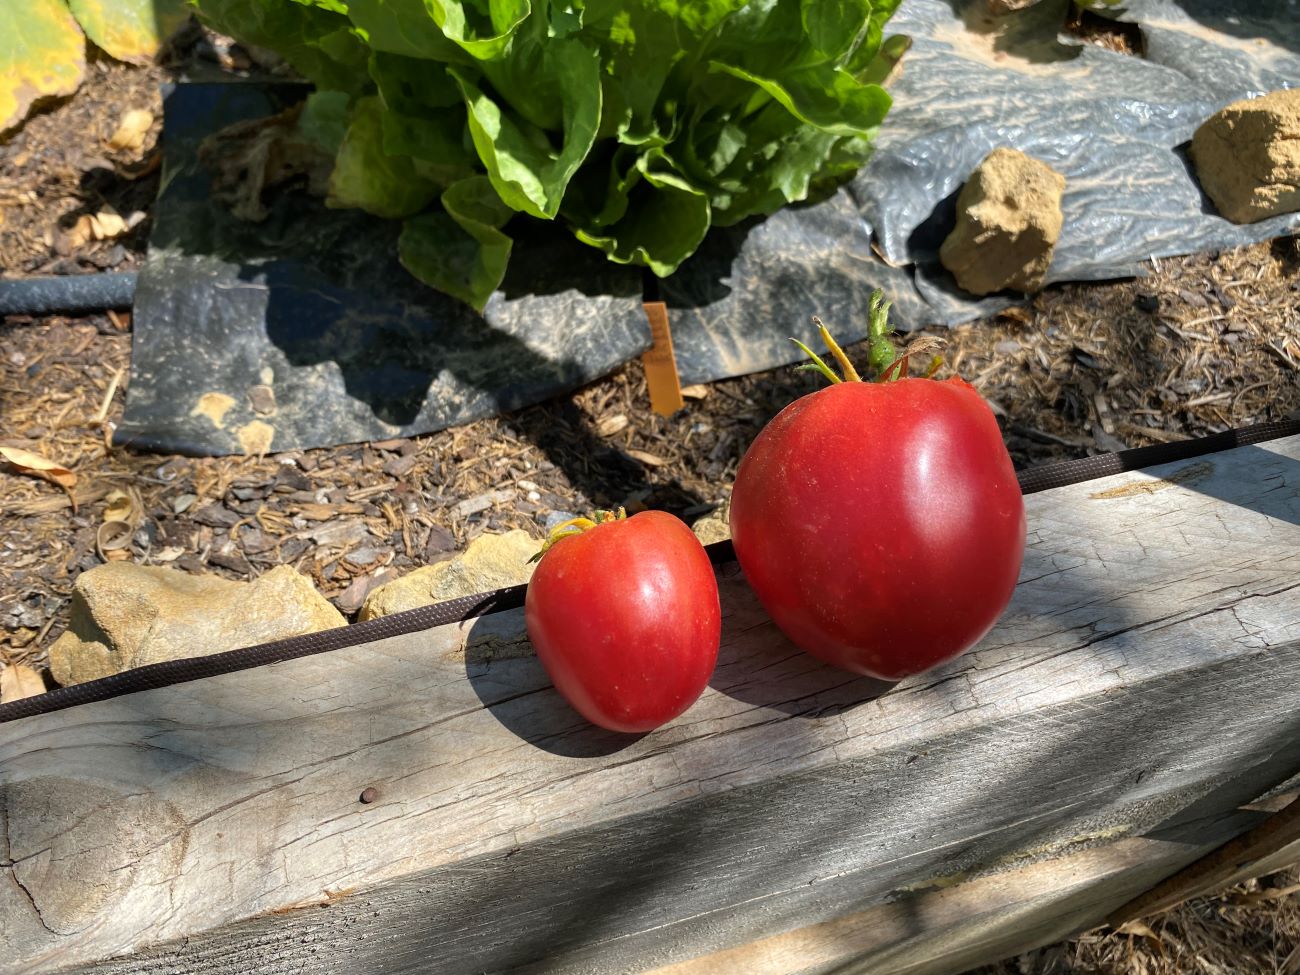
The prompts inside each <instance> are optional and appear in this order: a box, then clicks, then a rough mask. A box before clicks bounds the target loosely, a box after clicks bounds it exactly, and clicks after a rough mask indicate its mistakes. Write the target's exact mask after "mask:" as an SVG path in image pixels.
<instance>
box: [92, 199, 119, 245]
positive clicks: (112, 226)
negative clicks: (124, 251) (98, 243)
mask: <svg viewBox="0 0 1300 975" xmlns="http://www.w3.org/2000/svg"><path fill="white" fill-rule="evenodd" d="M90 228H91V233H92V234H94V237H95V239H96V240H111V239H112V238H114V237H121V236H122V235H123V234H124V233H126V231H127V229H128V228H127V226H126V221H125V220H123V219H122V217H121V215H120V214H119V213H118V212H117V211H116V210H114V209H113V208H112V207H105V208H104V209H103V210H100V211H99V213H97V214H95V215H94V216H93V217H91V218H90Z"/></svg>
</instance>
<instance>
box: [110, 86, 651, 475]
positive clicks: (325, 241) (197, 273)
mask: <svg viewBox="0 0 1300 975" xmlns="http://www.w3.org/2000/svg"><path fill="white" fill-rule="evenodd" d="M307 90H308V89H307V88H305V87H304V86H302V85H281V86H266V85H260V84H251V83H250V84H193V85H187V84H183V85H179V86H177V87H176V88H175V89H173V90H172V91H171V92H170V93H169V94H168V95H167V97H166V99H165V126H166V128H165V131H166V142H165V147H164V160H163V178H162V187H163V188H162V190H161V192H160V194H159V197H158V201H157V205H156V207H155V210H154V212H155V226H154V230H153V235H152V237H151V238H150V254H149V259H148V262H147V263H146V265H145V267H144V269H143V270H141V272H140V275H139V281H138V284H137V286H136V295H135V306H134V318H133V333H134V334H133V338H132V353H131V355H132V359H131V383H130V387H129V391H128V396H127V405H126V415H125V417H124V418H123V421H122V424H121V426H120V427H119V428H118V430H117V431H116V434H115V440H116V442H117V443H119V444H128V445H131V446H134V447H139V448H146V449H157V450H165V451H173V452H177V453H183V454H201V455H202V454H231V453H235V454H237V453H265V452H268V451H279V450H290V449H294V448H303V447H317V446H326V445H334V444H341V443H355V442H360V441H369V440H383V439H387V438H390V437H401V436H411V435H414V434H417V433H427V432H430V431H433V430H440V429H444V428H446V427H449V426H453V425H455V424H459V423H465V422H468V421H470V420H474V419H478V418H480V417H484V416H490V415H493V414H496V413H501V412H506V411H509V410H513V409H518V408H520V407H522V406H526V405H529V404H531V403H536V402H539V401H541V400H543V399H546V398H547V397H550V396H554V395H557V394H559V393H561V392H564V391H565V390H569V389H573V388H575V387H577V386H579V385H581V384H582V383H584V382H588V381H590V380H592V379H596V378H598V377H600V376H602V375H605V374H606V373H608V372H610V371H611V370H613V369H615V368H616V367H618V366H619V365H620V364H621V363H624V362H626V361H627V360H628V359H631V358H633V357H635V356H636V355H638V354H640V353H641V352H642V351H644V350H645V349H646V348H648V347H649V345H650V331H649V326H648V324H647V322H646V318H645V314H644V312H643V311H642V308H641V302H642V279H641V274H640V273H639V271H638V270H635V269H632V268H628V267H624V266H621V265H617V264H612V263H610V262H609V261H607V260H606V259H605V257H604V255H603V254H601V253H599V252H598V251H596V250H594V249H592V248H590V247H586V246H584V245H582V244H580V243H578V242H577V241H576V240H574V239H573V237H572V236H571V235H568V234H565V233H563V232H562V231H560V229H559V228H558V227H557V228H552V227H542V228H540V231H539V235H538V236H537V237H536V238H530V239H519V238H518V237H517V238H516V243H515V249H514V254H513V257H512V260H511V264H510V272H509V275H508V276H507V279H506V281H505V282H504V284H503V286H502V288H501V290H500V291H498V293H496V294H495V295H493V296H492V299H491V301H490V302H489V303H488V306H487V309H486V312H485V314H484V316H483V317H480V316H479V315H477V314H475V313H474V312H473V311H472V310H471V309H470V308H468V307H467V306H465V305H463V304H461V303H460V302H457V301H455V300H453V299H451V298H449V297H447V296H445V295H442V294H440V293H438V292H436V291H433V290H432V289H430V288H427V287H425V286H424V285H422V284H421V283H420V282H419V281H417V280H416V279H415V278H413V277H412V276H411V275H410V274H409V273H407V271H406V270H404V269H403V268H402V267H401V265H400V264H398V262H397V233H398V230H399V229H400V224H399V223H398V222H396V221H385V220H377V219H374V218H372V217H370V216H367V215H366V214H364V213H361V212H360V211H346V210H330V209H327V208H326V207H325V206H324V204H323V203H321V202H320V201H318V200H315V199H313V198H311V197H309V196H308V195H307V194H306V193H305V192H289V193H281V194H277V195H276V198H275V200H274V203H273V205H272V206H271V214H270V216H269V217H268V218H267V220H266V221H264V222H260V223H250V222H243V221H240V220H237V219H235V218H234V217H233V216H232V215H231V214H230V213H229V212H227V210H226V209H225V208H224V207H223V206H222V205H221V204H218V203H216V202H214V201H212V200H211V199H210V187H211V182H212V177H211V174H210V173H208V172H207V171H205V170H204V169H203V168H202V167H201V166H200V164H199V163H198V162H197V149H198V145H199V143H200V142H201V141H202V140H203V139H204V138H205V137H206V136H208V135H210V134H211V133H213V132H215V131H217V130H219V129H221V128H224V127H225V126H227V125H229V124H231V123H233V122H236V121H240V120H242V119H252V118H261V117H264V116H267V115H271V114H274V113H276V112H278V111H280V110H282V109H283V108H285V107H286V106H288V105H290V104H292V103H293V102H295V101H298V100H300V99H301V98H302V97H303V96H304V95H305V94H306V92H307ZM269 197H270V194H268V202H270V199H269ZM512 231H513V228H512Z"/></svg>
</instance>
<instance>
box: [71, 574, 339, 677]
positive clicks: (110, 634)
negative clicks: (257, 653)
mask: <svg viewBox="0 0 1300 975" xmlns="http://www.w3.org/2000/svg"><path fill="white" fill-rule="evenodd" d="M345 623H346V621H345V620H344V619H343V615H342V614H341V613H340V612H339V611H338V610H337V609H335V608H334V607H333V606H331V605H330V604H329V602H328V601H327V600H326V599H325V597H324V596H322V595H321V594H320V593H319V592H317V591H316V587H315V586H313V585H312V583H311V580H310V579H308V578H307V577H306V576H304V575H302V574H301V573H299V572H298V571H297V570H295V569H294V568H293V567H291V566H287V565H282V566H277V567H276V568H274V569H272V570H271V571H270V572H268V573H266V574H265V575H263V576H260V577H259V578H257V579H254V580H253V581H252V582H231V581H230V580H228V579H222V578H219V577H217V576H196V575H189V574H188V573H185V572H180V571H178V570H176V569H166V568H162V567H160V566H148V565H135V564H133V563H131V562H109V563H106V564H105V565H100V566H96V567H95V568H93V569H90V570H88V571H86V572H83V573H82V574H81V576H80V577H78V579H77V582H76V585H75V586H74V587H73V590H72V611H71V619H70V623H69V626H68V631H67V632H66V633H64V634H63V635H62V636H61V637H59V638H58V639H57V640H55V641H54V643H53V645H51V647H50V671H51V672H52V673H53V674H54V679H55V680H57V681H58V682H59V683H60V684H64V685H67V684H80V683H84V682H85V681H88V680H95V679H96V678H99V677H108V676H110V675H112V674H116V673H119V672H120V671H123V670H129V669H131V668H132V667H142V666H144V665H145V664H152V663H158V662H159V661H163V660H177V659H180V658H183V657H196V656H202V655H206V654H212V653H221V652H223V651H225V650H234V649H237V648H239V647H246V646H252V645H253V644H256V643H265V642H267V641H269V640H280V639H283V638H285V637H291V636H300V635H301V634H303V633H314V632H316V631H317V630H327V629H331V628H333V627H336V626H343V625H344V624H345Z"/></svg>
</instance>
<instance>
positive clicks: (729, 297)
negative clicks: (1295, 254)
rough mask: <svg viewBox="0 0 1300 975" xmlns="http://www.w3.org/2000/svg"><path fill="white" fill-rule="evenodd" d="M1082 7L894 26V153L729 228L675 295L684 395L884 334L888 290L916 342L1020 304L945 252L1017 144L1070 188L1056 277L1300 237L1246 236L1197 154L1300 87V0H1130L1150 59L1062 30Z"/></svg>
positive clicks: (921, 0) (902, 19)
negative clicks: (1204, 185)
mask: <svg viewBox="0 0 1300 975" xmlns="http://www.w3.org/2000/svg"><path fill="white" fill-rule="evenodd" d="M1066 7H1067V3H1066V0H1043V2H1042V3H1040V4H1039V5H1037V6H1036V7H1033V8H1031V9H1029V10H1026V11H1023V12H1021V13H1018V14H1014V15H1010V16H1006V17H1002V18H998V19H996V20H994V19H993V18H990V17H988V16H987V15H986V14H985V13H984V10H985V3H984V0H951V2H947V0H903V4H902V6H901V7H900V8H899V10H898V13H897V14H896V15H895V16H894V17H893V19H892V20H891V21H890V22H889V24H888V25H887V28H888V32H889V33H891V34H906V35H908V36H910V37H911V38H912V39H913V44H912V48H911V50H910V51H908V53H907V54H906V55H905V57H904V59H903V66H902V72H901V74H900V76H899V77H898V78H897V79H896V80H895V81H894V82H893V83H892V84H891V87H890V91H891V93H892V94H893V96H894V107H893V108H892V109H891V111H890V113H889V115H888V117H887V118H886V119H885V124H884V126H883V127H882V129H881V132H880V136H879V138H878V140H877V142H876V152H875V155H874V156H873V157H872V159H871V161H870V162H869V163H868V164H867V166H866V167H864V169H863V171H862V172H861V173H860V174H859V175H858V177H857V178H856V179H855V180H854V181H853V182H852V183H851V184H849V185H848V186H846V187H844V188H842V189H841V190H840V191H839V192H838V193H837V194H836V196H835V197H834V198H832V199H830V200H828V201H826V202H824V203H820V204H817V205H814V206H806V207H796V208H792V209H789V210H786V211H783V212H781V213H778V214H776V215H775V216H773V217H771V218H769V219H768V220H766V221H764V222H758V223H753V224H749V225H745V226H742V227H739V228H733V229H731V230H728V231H723V232H720V233H717V234H714V235H713V236H712V237H711V238H710V239H709V240H708V241H707V242H706V247H705V250H704V252H702V253H701V254H700V255H697V257H696V258H694V259H693V260H692V262H689V263H688V264H687V265H686V266H684V267H683V268H682V269H681V270H680V271H679V272H678V273H677V274H676V275H675V276H674V277H673V278H671V279H669V280H667V281H665V282H663V285H662V291H663V295H664V297H665V299H666V300H667V301H668V303H669V307H670V314H671V316H672V321H673V339H674V345H675V347H676V349H677V353H678V358H679V362H680V365H681V369H682V379H683V381H685V382H705V381H709V380H713V379H719V378H722V377H725V376H735V375H741V374H744V373H748V372H755V371H759V370H762V369H768V368H772V367H774V366H778V365H782V364H785V363H789V362H794V361H796V360H797V359H798V358H799V357H800V353H799V352H798V351H797V350H796V349H795V348H794V346H793V345H792V344H791V343H790V342H789V340H788V336H790V335H795V334H797V335H801V336H804V337H807V334H808V332H809V326H808V324H807V323H808V318H809V316H810V315H814V314H816V315H819V316H820V317H821V318H823V319H825V320H826V322H827V323H828V324H830V325H831V326H832V328H833V330H834V331H835V333H836V334H837V336H840V337H842V338H844V339H847V340H854V339H857V338H861V337H862V336H863V335H865V332H866V316H865V308H866V299H867V296H868V295H869V294H870V292H871V290H872V289H873V288H876V287H880V288H883V289H884V290H885V292H886V293H887V295H888V297H889V298H891V299H892V300H893V301H894V303H895V313H894V321H895V323H896V324H897V325H898V326H899V327H900V328H904V329H913V328H920V327H923V326H926V325H955V324H957V323H959V322H963V321H969V320H970V319H973V318H977V317H980V316H981V315H985V314H990V313H992V312H994V311H996V310H998V309H999V308H1004V307H1006V306H1007V305H1009V304H1011V303H1012V302H1013V301H1014V300H1015V298H1016V296H1003V295H995V296H991V297H989V298H986V299H983V300H979V299H976V298H974V297H973V296H971V295H968V294H965V293H963V292H961V291H960V290H959V289H957V287H956V285H955V283H954V282H953V280H952V277H951V275H949V274H948V273H947V272H946V271H945V270H944V269H943V267H942V266H941V265H940V264H939V260H938V251H939V245H940V244H941V243H942V241H943V239H944V237H945V236H947V233H948V231H949V230H950V229H951V227H952V224H953V220H954V219H955V198H956V195H957V192H958V191H959V190H960V189H961V186H962V184H963V183H964V182H965V181H966V179H967V177H968V176H969V175H970V172H971V170H973V169H974V168H975V167H976V166H977V165H978V164H979V162H980V161H981V160H982V159H983V158H984V157H985V156H986V155H987V154H988V153H989V152H990V151H992V150H993V149H995V148H997V147H999V146H1011V147H1013V148H1016V149H1020V150H1022V151H1023V152H1026V153H1028V154H1029V155H1031V156H1034V157H1036V158H1038V159H1042V160H1043V161H1045V162H1047V163H1048V164H1049V165H1051V166H1052V167H1054V168H1055V169H1057V170H1058V171H1059V172H1061V173H1063V174H1064V175H1065V176H1066V180H1067V182H1066V187H1065V197H1064V200H1063V204H1062V205H1063V209H1064V211H1065V225H1064V228H1063V230H1062V233H1061V239H1060V242H1059V243H1058V245H1057V248H1056V252H1055V255H1054V257H1053V261H1052V266H1051V269H1050V271H1049V274H1048V277H1047V280H1048V282H1049V283H1051V282H1059V281H1081V280H1098V279H1104V278H1114V277H1126V276H1131V275H1135V274H1139V273H1141V269H1140V264H1141V262H1144V261H1147V260H1149V259H1150V258H1152V257H1156V258H1159V257H1166V256H1171V255H1177V254H1190V253H1195V252H1199V251H1207V250H1219V249H1223V248H1228V247H1235V246H1239V245H1242V244H1247V243H1252V242H1255V241H1260V240H1268V239H1270V238H1273V237H1278V236H1284V235H1287V234H1290V233H1294V232H1296V231H1297V230H1300V214H1288V215H1285V216H1280V217H1274V218H1272V219H1269V220H1265V221H1262V222H1260V223H1257V224H1251V225H1249V226H1237V225H1236V224H1232V223H1230V222H1228V221H1227V220H1224V219H1223V218H1222V217H1219V216H1218V215H1217V214H1216V213H1215V211H1214V208H1213V206H1212V204H1210V203H1209V201H1208V200H1207V199H1206V198H1205V197H1204V195H1203V194H1202V193H1201V190H1200V187H1199V186H1198V184H1197V182H1196V179H1195V177H1194V175H1193V174H1192V172H1191V169H1190V163H1189V161H1188V159H1187V156H1186V143H1188V142H1189V141H1190V140H1191V137H1192V133H1193V132H1195V130H1196V128H1197V126H1198V125H1200V124H1201V122H1203V121H1204V120H1205V119H1206V118H1207V117H1208V116H1210V115H1211V114H1213V113H1214V112H1216V111H1218V110H1219V109H1220V108H1222V107H1223V106H1224V105H1226V104H1228V103H1229V102H1233V101H1236V100H1238V99H1240V98H1245V97H1249V96H1252V95H1259V94H1263V93H1265V92H1268V91H1272V90H1275V89H1278V88H1286V87H1294V86H1298V85H1300V2H1297V0H1127V2H1125V3H1124V4H1123V6H1122V8H1120V9H1119V10H1118V11H1117V12H1115V13H1112V14H1110V16H1111V17H1113V18H1115V19H1117V20H1119V21H1122V22H1126V23H1131V24H1135V25H1137V30H1138V31H1139V32H1140V35H1141V49H1142V55H1141V56H1134V55H1128V54H1121V53H1118V52H1116V51H1112V50H1109V49H1107V48H1103V47H1101V46H1098V45H1094V44H1086V43H1082V42H1081V41H1079V40H1078V39H1077V38H1074V37H1070V36H1068V35H1062V33H1061V26H1062V25H1063V24H1064V22H1065V16H1066Z"/></svg>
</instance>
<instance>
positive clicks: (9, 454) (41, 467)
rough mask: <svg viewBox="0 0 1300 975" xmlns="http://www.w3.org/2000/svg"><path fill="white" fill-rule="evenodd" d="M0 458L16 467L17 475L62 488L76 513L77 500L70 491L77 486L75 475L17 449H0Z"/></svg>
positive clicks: (57, 465)
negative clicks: (35, 478) (42, 480)
mask: <svg viewBox="0 0 1300 975" xmlns="http://www.w3.org/2000/svg"><path fill="white" fill-rule="evenodd" d="M0 457H2V458H4V459H5V460H7V461H8V462H9V463H10V464H12V465H13V466H14V467H16V468H17V469H18V473H19V474H28V475H30V476H32V477H39V478H42V479H44V480H46V481H49V482H50V483H52V484H57V485H58V486H59V487H61V488H63V490H65V491H67V492H68V500H69V501H70V502H71V503H72V510H73V512H76V510H77V499H76V498H75V497H73V495H72V489H73V488H74V487H75V486H76V484H77V475H76V474H74V473H72V471H70V470H68V469H67V468H66V467H64V466H62V465H61V464H56V463H54V461H52V460H46V459H45V458H44V457H42V456H41V455H40V454H34V453H32V452H31V451H30V450H22V449H20V448H18V447H0Z"/></svg>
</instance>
